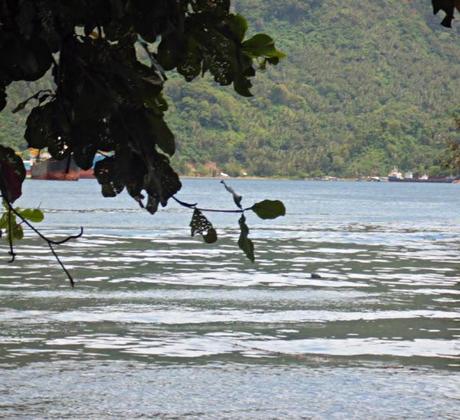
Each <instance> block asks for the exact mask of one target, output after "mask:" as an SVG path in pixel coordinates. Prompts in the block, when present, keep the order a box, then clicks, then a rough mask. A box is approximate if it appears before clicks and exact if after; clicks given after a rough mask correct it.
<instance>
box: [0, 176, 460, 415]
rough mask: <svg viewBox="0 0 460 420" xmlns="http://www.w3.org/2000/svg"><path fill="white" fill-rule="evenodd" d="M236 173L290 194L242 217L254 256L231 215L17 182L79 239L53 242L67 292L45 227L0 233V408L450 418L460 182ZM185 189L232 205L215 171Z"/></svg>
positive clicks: (454, 402)
mask: <svg viewBox="0 0 460 420" xmlns="http://www.w3.org/2000/svg"><path fill="white" fill-rule="evenodd" d="M229 183H230V184H231V185H232V186H233V187H234V188H235V189H236V190H237V191H239V192H240V193H241V194H243V196H244V202H245V203H246V205H248V206H249V205H251V204H252V202H254V201H258V200H261V199H264V198H272V199H278V198H279V199H282V200H283V201H284V202H285V204H286V207H287V211H288V214H287V215H286V217H284V218H280V219H276V220H274V221H260V220H258V219H257V218H256V217H255V216H253V215H251V214H249V215H248V224H249V226H250V228H251V237H252V238H253V240H254V243H255V246H256V258H257V261H256V264H252V263H250V262H247V261H246V260H245V259H244V257H243V256H242V255H241V252H240V251H239V250H238V247H237V244H236V242H237V239H238V215H231V214H224V215H222V214H210V219H211V220H212V222H213V223H214V225H215V226H216V227H217V228H218V233H219V235H220V241H219V243H218V244H217V245H212V246H210V245H206V244H203V243H202V242H200V240H199V239H195V238H191V237H190V232H189V228H188V223H189V221H190V217H191V214H190V211H189V210H187V209H184V208H181V207H179V206H177V205H175V204H174V203H171V205H170V206H169V207H168V208H167V209H163V210H161V211H160V212H159V213H158V214H157V215H155V216H153V217H152V216H149V215H148V214H146V213H144V212H143V211H141V210H140V209H138V208H137V207H136V204H135V203H134V202H133V201H132V200H130V199H129V198H128V197H127V196H122V197H119V198H117V199H103V198H101V197H100V195H99V188H98V186H97V184H96V182H94V181H80V182H78V183H72V182H62V183H59V182H46V181H27V182H26V185H25V194H24V198H22V201H21V203H20V205H22V206H38V205H40V207H41V208H43V209H45V210H46V222H44V223H42V229H43V231H44V232H45V233H46V234H47V235H50V236H53V237H56V238H58V237H62V235H65V234H70V233H73V232H76V231H78V228H79V226H84V227H85V236H84V238H82V239H80V240H78V241H77V242H73V243H69V244H65V245H63V246H61V247H60V249H59V250H60V255H61V256H62V258H63V260H64V261H65V263H66V265H67V267H68V268H69V269H70V270H71V271H72V273H73V274H74V276H75V278H76V280H77V287H76V288H75V289H71V288H70V287H69V286H68V284H67V282H66V281H65V277H64V275H63V273H62V272H61V271H60V269H59V267H58V266H57V264H56V262H55V260H54V259H53V257H52V256H51V255H50V253H49V250H48V249H47V247H46V246H44V245H43V244H42V243H41V242H40V241H39V239H37V238H35V237H33V236H32V235H29V236H27V238H26V239H25V240H24V241H22V243H20V244H19V245H18V247H17V252H18V258H17V260H16V262H14V263H13V264H8V263H7V255H6V253H7V249H6V246H5V244H3V245H2V249H3V255H4V257H3V259H4V263H2V264H1V265H0V369H1V371H0V375H1V376H0V417H2V416H3V417H7V418H14V417H20V418H41V417H47V418H54V417H59V418H61V417H66V416H68V417H78V418H104V417H107V418H120V417H121V418H130V417H141V416H147V417H153V416H159V417H164V418H183V417H191V418H261V419H262V418H263V419H265V418H312V417H313V418H366V417H367V418H396V417H405V418H429V417H431V418H458V413H459V412H460V373H459V372H460V322H459V321H460V314H459V308H460V260H459V255H460V186H459V185H429V184H390V183H351V182H350V183H323V182H304V181H239V180H235V181H229ZM179 198H181V199H183V200H184V201H189V202H199V203H200V204H201V205H203V206H206V207H217V208H232V205H233V204H232V199H231V196H229V194H228V193H227V192H226V191H225V190H224V189H223V188H222V186H221V184H219V182H218V181H215V180H188V181H185V182H184V188H183V190H182V192H181V193H180V194H179ZM312 272H315V273H319V274H320V276H321V278H318V279H312V278H311V276H310V273H312Z"/></svg>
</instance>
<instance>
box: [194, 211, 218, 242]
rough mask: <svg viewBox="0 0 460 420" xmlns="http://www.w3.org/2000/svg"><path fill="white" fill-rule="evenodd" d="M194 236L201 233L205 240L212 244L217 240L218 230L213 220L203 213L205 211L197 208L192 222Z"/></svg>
mask: <svg viewBox="0 0 460 420" xmlns="http://www.w3.org/2000/svg"><path fill="white" fill-rule="evenodd" d="M190 227H191V232H192V236H195V234H197V233H198V234H199V235H201V236H202V237H203V240H204V241H205V242H206V243H208V244H212V243H214V242H216V241H217V232H216V230H215V229H214V227H213V226H212V224H211V222H210V221H209V220H208V219H207V218H206V217H205V216H204V215H203V213H202V212H201V211H200V210H198V209H195V210H194V211H193V216H192V220H191V222H190Z"/></svg>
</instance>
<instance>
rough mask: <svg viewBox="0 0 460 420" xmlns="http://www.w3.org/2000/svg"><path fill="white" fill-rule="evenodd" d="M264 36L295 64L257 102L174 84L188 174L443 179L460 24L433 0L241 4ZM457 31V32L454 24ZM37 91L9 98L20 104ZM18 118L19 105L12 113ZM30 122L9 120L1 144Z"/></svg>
mask: <svg viewBox="0 0 460 420" xmlns="http://www.w3.org/2000/svg"><path fill="white" fill-rule="evenodd" d="M234 3H235V4H236V9H237V10H238V11H239V12H241V13H242V14H243V15H245V16H246V17H247V18H248V20H249V21H250V27H251V29H252V30H253V31H264V32H267V33H269V34H271V35H273V36H274V38H275V39H276V41H277V45H278V46H279V47H280V48H281V49H282V50H283V51H284V52H285V53H287V55H288V57H287V59H286V60H285V62H284V63H282V64H281V65H280V66H278V68H276V69H270V70H269V71H267V72H266V73H264V74H260V75H259V76H258V78H257V82H256V86H255V88H254V90H253V91H254V94H255V97H254V98H250V99H246V98H242V97H238V96H237V95H236V94H235V93H234V92H233V89H232V88H230V87H228V88H222V87H219V86H217V85H215V84H214V83H213V82H212V81H210V80H208V79H204V80H200V81H195V82H193V83H186V82H184V81H183V80H181V79H180V78H179V77H176V76H174V75H172V77H171V78H170V80H169V81H168V83H167V84H166V85H167V86H168V87H167V94H168V96H169V100H170V110H169V111H168V117H167V119H168V122H169V123H170V125H171V128H172V129H173V131H174V132H175V133H176V135H177V141H178V154H177V157H176V158H175V163H176V166H177V167H178V168H179V169H180V172H182V173H189V174H191V173H197V174H203V175H205V174H210V173H211V172H212V171H213V170H214V171H216V168H217V171H220V170H222V171H224V172H228V173H230V174H231V175H238V174H241V173H247V174H248V175H258V176H272V175H275V176H317V175H325V174H327V175H341V176H357V175H386V174H387V173H388V171H389V169H390V168H391V167H393V166H395V165H396V166H399V167H400V168H401V169H405V170H414V171H419V172H425V171H428V172H430V173H431V174H437V173H439V172H440V171H441V170H442V169H441V166H442V159H443V152H444V149H445V147H446V141H447V139H448V138H449V137H452V136H454V135H455V133H454V118H453V116H454V115H455V114H457V115H458V114H459V113H460V98H459V96H460V95H459V92H460V38H459V35H460V32H459V28H460V25H459V24H458V23H457V25H456V26H455V25H454V26H455V28H454V29H453V30H447V29H445V28H443V27H441V26H440V25H439V21H440V17H439V16H437V17H433V16H432V15H431V8H430V2H429V1H428V0H426V1H425V0H424V1H420V0H404V1H401V0H385V1H382V0H372V1H371V0H369V1H358V0H349V1H347V2H343V1H339V0H327V1H326V0H283V1H281V2H280V1H276V0H238V1H236V2H234ZM454 23H455V22H454ZM24 90H25V91H27V90H28V88H24V87H23V86H19V87H18V86H16V87H14V88H13V89H10V92H9V93H10V99H13V102H14V101H15V100H19V97H20V95H22V96H24V95H26V94H27V93H28V92H23V91H24ZM10 109H11V104H10ZM23 119H24V116H16V115H15V116H13V115H11V114H10V113H5V112H4V113H2V114H0V128H1V130H0V142H1V143H3V144H4V143H10V144H11V143H15V144H17V145H18V142H21V141H20V139H21V136H22V133H23V131H24V127H23V126H22V124H21V123H23V122H24V120H23Z"/></svg>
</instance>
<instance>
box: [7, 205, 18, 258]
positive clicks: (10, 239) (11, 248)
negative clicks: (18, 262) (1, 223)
mask: <svg viewBox="0 0 460 420" xmlns="http://www.w3.org/2000/svg"><path fill="white" fill-rule="evenodd" d="M8 205H9V203H8ZM8 244H9V246H10V250H9V252H8V253H9V254H10V255H11V260H10V261H9V262H10V263H12V262H14V259H15V257H16V254H15V253H14V246H13V232H11V207H10V208H9V209H8Z"/></svg>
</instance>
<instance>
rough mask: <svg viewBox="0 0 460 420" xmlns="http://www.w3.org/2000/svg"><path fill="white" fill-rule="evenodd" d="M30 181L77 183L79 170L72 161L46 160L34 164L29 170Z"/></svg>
mask: <svg viewBox="0 0 460 420" xmlns="http://www.w3.org/2000/svg"><path fill="white" fill-rule="evenodd" d="M30 175H31V178H32V179H46V180H53V181H78V180H79V179H80V168H79V167H78V166H77V164H76V163H75V162H74V160H73V159H71V160H70V162H69V160H68V159H63V160H56V159H47V160H41V161H38V162H35V163H34V164H33V165H32V168H31V170H30Z"/></svg>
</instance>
